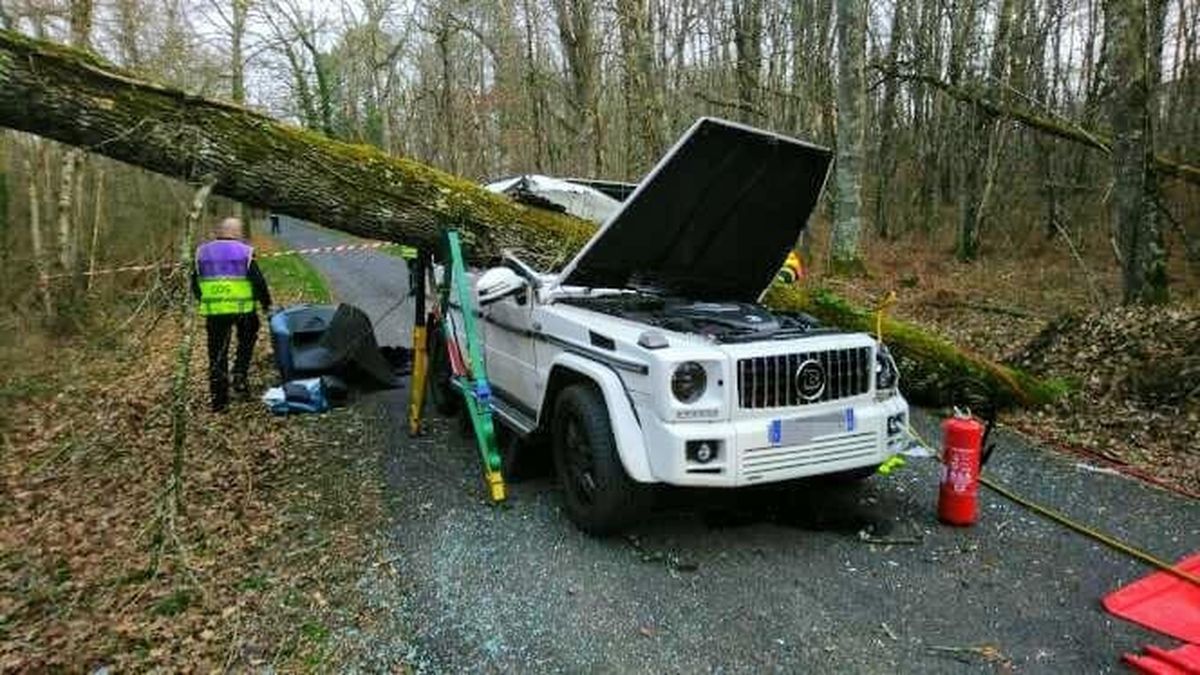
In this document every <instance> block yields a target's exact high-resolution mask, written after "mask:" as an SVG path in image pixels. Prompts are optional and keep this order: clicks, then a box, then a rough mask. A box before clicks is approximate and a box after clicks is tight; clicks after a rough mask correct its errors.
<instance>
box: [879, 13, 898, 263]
mask: <svg viewBox="0 0 1200 675" xmlns="http://www.w3.org/2000/svg"><path fill="white" fill-rule="evenodd" d="M904 4H905V3H903V2H897V3H895V5H894V6H893V7H892V30H891V35H890V36H889V37H888V50H887V56H886V57H885V62H886V63H887V67H888V68H889V69H890V70H895V69H896V64H897V63H898V61H899V58H900V49H901V47H902V46H903V40H904V28H905V24H904ZM898 89H899V82H897V81H896V80H895V78H890V77H889V78H888V79H887V81H886V82H884V83H883V102H882V103H881V104H880V111H879V139H878V146H877V147H878V157H879V189H878V190H877V192H876V194H875V232H876V233H878V234H879V236H880V237H882V238H884V239H887V238H888V236H889V235H890V234H891V233H892V228H891V227H890V221H891V215H890V214H889V213H888V203H889V202H890V201H891V189H892V186H891V183H892V174H893V173H895V171H896V152H895V145H896V138H895V137H894V136H893V127H894V126H895V120H896V96H897V90H898Z"/></svg>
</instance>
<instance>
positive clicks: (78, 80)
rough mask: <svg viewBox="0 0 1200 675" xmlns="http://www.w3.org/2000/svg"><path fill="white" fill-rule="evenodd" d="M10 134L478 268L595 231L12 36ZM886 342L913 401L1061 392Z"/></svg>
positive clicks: (841, 314)
mask: <svg viewBox="0 0 1200 675" xmlns="http://www.w3.org/2000/svg"><path fill="white" fill-rule="evenodd" d="M0 126H7V127H11V128H14V129H19V130H22V131H26V132H29V133H33V134H38V135H42V136H46V137H49V138H53V139H56V140H58V141H61V142H63V143H68V144H71V145H76V146H79V147H82V148H84V149H87V150H90V151H92V152H96V153H100V154H103V155H106V156H108V157H111V158H113V159H117V160H120V161H124V162H127V163H130V164H134V165H137V166H141V167H143V168H146V169H149V170H151V171H157V172H159V173H162V174H165V175H168V176H172V177H175V178H180V179H185V180H187V179H191V180H195V179H197V178H198V177H211V178H212V179H213V180H214V181H215V182H214V190H215V191H216V192H218V193H219V194H222V195H225V196H226V197H229V198H232V199H236V200H239V201H243V202H247V203H251V204H257V205H261V206H264V207H270V208H271V209H272V210H273V211H276V212H279V213H284V214H287V215H291V216H294V217H297V218H302V219H305V220H311V221H314V222H319V223H322V224H324V225H327V226H329V227H333V228H335V229H338V230H342V231H345V232H349V233H351V234H357V235H361V236H366V237H374V238H379V239H386V240H391V241H397V242H403V243H407V244H410V245H415V246H419V247H426V248H429V249H431V250H437V248H438V247H439V245H440V243H441V236H440V235H441V234H442V232H443V230H444V229H445V228H448V227H454V228H458V229H459V231H460V232H461V233H462V234H463V237H464V239H465V240H466V244H467V246H466V251H467V254H468V258H469V259H470V260H471V261H472V262H474V263H476V264H487V263H489V262H492V261H494V260H496V258H497V257H498V255H499V253H500V252H501V251H502V250H503V249H514V250H517V251H520V252H521V253H522V254H523V256H524V257H526V258H527V259H528V260H530V261H531V262H532V263H534V264H537V265H539V266H541V267H543V268H544V269H555V268H557V267H559V266H561V265H562V264H564V263H565V262H566V261H567V260H568V259H569V257H570V256H572V255H574V253H575V252H576V251H578V249H579V248H580V247H581V246H582V245H583V244H584V243H585V242H586V241H587V240H588V239H589V238H590V237H591V236H592V234H593V233H594V231H595V227H594V226H593V225H592V224H590V223H586V222H584V221H580V220H576V219H574V218H570V217H568V216H565V215H561V214H556V213H551V212H548V211H545V210H540V209H533V208H526V207H523V206H520V205H518V204H515V203H513V202H511V201H509V200H508V199H506V198H504V197H501V196H499V195H495V194H493V193H491V192H488V191H486V190H484V189H482V188H480V187H478V186H477V185H475V184H473V183H471V182H468V181H465V180H463V179H461V178H457V177H455V176H452V175H450V174H447V173H444V172H442V171H439V170H437V169H434V168H432V167H429V166H425V165H422V164H419V163H417V162H414V161H412V160H409V159H406V158H399V157H390V156H388V155H387V154H385V153H383V152H380V151H379V150H377V149H375V148H371V147H366V146H354V145H349V144H346V143H341V142H338V141H333V140H330V139H328V138H325V137H323V136H320V135H319V134H315V133H313V132H310V131H306V130H304V129H299V128H296V127H291V126H287V125H284V124H281V123H279V122H276V121H274V120H271V119H269V118H267V117H264V116H262V115H259V114H256V113H254V112H251V111H249V110H246V109H244V108H241V107H238V106H235V105H232V104H228V103H222V102H219V101H211V100H206V99H202V98H198V97H194V96H190V95H188V94H185V93H183V92H180V91H176V90H173V89H169V88H166V87H162V86H159V85H155V84H151V83H148V82H143V81H139V80H137V79H135V78H134V77H132V76H130V75H128V74H126V73H123V72H120V71H117V70H115V69H113V68H112V67H111V66H108V65H106V64H104V63H102V62H100V61H98V60H97V59H96V57H94V56H92V55H90V54H86V53H81V52H76V51H74V50H70V49H67V48H63V47H60V46H57V45H53V44H50V43H45V42H37V41H33V40H29V39H27V38H23V37H20V36H17V35H15V34H13V33H7V32H0ZM770 304H771V305H772V306H774V307H776V308H779V309H783V310H793V311H794V310H802V309H805V310H808V311H810V312H812V313H813V314H815V315H816V316H817V317H818V318H822V319H824V320H826V321H827V322H829V323H831V324H835V325H841V326H844V327H846V328H850V329H870V324H871V318H870V315H869V314H868V313H866V312H863V311H862V310H859V309H856V308H854V307H853V306H851V305H849V304H847V303H846V302H844V301H842V300H840V299H838V298H837V297H836V296H834V295H832V294H829V293H811V294H807V295H803V294H798V293H795V292H791V291H782V292H776V293H774V294H773V295H771V296H770ZM887 332H888V334H889V336H890V337H889V344H890V345H892V348H893V350H894V351H895V352H896V353H897V354H900V355H902V357H903V363H905V364H906V365H905V366H904V369H903V371H902V372H903V373H904V375H905V377H906V381H908V382H910V385H909V386H908V387H906V391H907V392H908V394H909V395H910V397H912V398H913V400H917V401H923V402H928V403H939V402H945V401H946V400H947V397H946V392H947V389H946V387H947V386H948V385H947V382H950V381H951V380H953V379H954V378H959V379H968V378H969V379H973V380H977V381H978V382H979V383H980V386H981V387H984V388H986V389H988V390H989V391H991V392H993V394H994V396H995V399H996V400H997V401H998V402H999V403H1001V404H1012V403H1022V404H1025V403H1043V402H1046V401H1048V400H1050V399H1051V398H1053V396H1054V395H1055V393H1056V390H1055V389H1054V388H1053V387H1047V386H1046V385H1045V384H1043V383H1041V382H1038V381H1037V380H1034V379H1032V378H1028V377H1026V376H1023V375H1021V374H1020V373H1016V372H1014V371H1012V370H1010V369H1007V368H1004V367H1003V366H999V365H997V364H995V363H992V362H990V361H988V360H987V359H984V358H982V357H979V356H976V355H973V354H970V353H968V352H964V351H961V350H957V349H955V348H954V347H953V346H951V345H949V344H948V343H946V342H945V341H944V340H940V339H938V338H936V337H935V336H930V335H929V334H927V333H924V332H922V331H920V330H918V329H916V328H914V327H912V326H909V325H907V324H902V323H900V322H890V321H889V322H888V323H887ZM931 345H933V346H931ZM922 383H924V384H922ZM931 383H932V384H931Z"/></svg>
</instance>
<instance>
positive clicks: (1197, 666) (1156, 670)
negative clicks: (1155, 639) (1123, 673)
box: [1121, 645, 1200, 675]
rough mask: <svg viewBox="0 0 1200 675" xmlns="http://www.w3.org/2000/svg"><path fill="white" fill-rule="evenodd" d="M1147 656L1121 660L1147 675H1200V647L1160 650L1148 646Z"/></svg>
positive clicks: (1191, 646)
mask: <svg viewBox="0 0 1200 675" xmlns="http://www.w3.org/2000/svg"><path fill="white" fill-rule="evenodd" d="M1144 651H1145V652H1146V653H1145V655H1141V654H1126V655H1124V656H1122V657H1121V660H1122V661H1124V662H1125V663H1127V664H1129V666H1130V667H1131V668H1133V669H1134V670H1136V671H1138V672H1139V673H1146V675H1200V645H1184V646H1182V647H1179V648H1178V649H1171V650H1166V649H1160V648H1159V647H1155V646H1154V645H1147V646H1146V649H1145V650H1144Z"/></svg>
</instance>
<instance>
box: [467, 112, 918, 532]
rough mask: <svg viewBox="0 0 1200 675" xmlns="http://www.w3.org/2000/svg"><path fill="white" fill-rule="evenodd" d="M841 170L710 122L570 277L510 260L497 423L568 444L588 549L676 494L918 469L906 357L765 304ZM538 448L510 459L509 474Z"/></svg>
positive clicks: (485, 324) (574, 498)
mask: <svg viewBox="0 0 1200 675" xmlns="http://www.w3.org/2000/svg"><path fill="white" fill-rule="evenodd" d="M829 162H830V154H829V151H828V150H826V149H824V148H819V147H815V146H812V145H809V144H806V143H802V142H800V141H797V140H794V139H791V138H786V137H783V136H778V135H775V134H771V133H767V132H763V131H759V130H756V129H752V128H749V127H745V126H742V125H738V124H734V123H730V122H726V121H722V120H714V119H708V118H705V119H701V120H700V121H698V122H697V123H696V124H695V125H694V126H692V128H691V129H689V131H688V132H687V133H686V134H685V135H684V136H683V138H682V139H681V140H680V141H679V142H678V143H677V144H676V145H675V147H674V148H672V150H671V151H670V152H669V153H668V154H667V155H666V157H665V158H664V159H663V160H662V161H661V162H660V163H659V164H658V166H657V167H656V168H655V169H654V170H653V171H652V172H651V173H650V174H649V175H648V176H647V177H646V179H645V180H643V181H642V182H641V183H640V184H639V185H638V187H637V189H636V190H635V191H634V193H633V194H632V196H630V197H629V198H628V199H627V200H625V202H624V203H623V204H621V206H620V208H619V210H618V211H617V212H616V213H615V215H613V216H612V217H610V218H609V219H608V220H607V221H606V222H605V224H604V225H603V227H602V228H601V229H600V230H599V232H597V234H596V236H595V237H594V238H593V239H592V240H591V241H590V242H589V243H588V244H587V245H586V246H585V247H584V248H583V250H582V251H580V253H579V254H578V256H576V258H575V259H574V260H573V261H572V262H571V263H570V264H568V265H567V266H566V267H565V268H564V269H563V270H562V271H561V272H558V273H554V274H543V273H539V272H537V271H535V270H533V269H531V268H530V267H529V266H528V265H525V264H524V263H522V262H521V261H520V260H519V259H518V258H517V257H515V256H512V255H507V256H505V258H504V261H503V264H502V265H501V266H499V267H496V268H493V269H490V270H488V271H486V272H485V273H483V274H482V275H480V276H479V277H477V278H476V280H475V290H476V299H477V302H478V305H477V308H478V311H479V314H480V318H481V319H482V321H481V324H480V325H481V326H482V328H481V332H482V333H483V339H484V341H485V344H486V346H485V351H484V354H485V356H484V358H485V360H486V366H487V374H488V378H489V380H490V382H491V386H492V398H493V401H492V402H493V409H494V411H495V415H496V417H497V418H498V420H499V422H500V423H501V424H502V425H503V426H504V427H506V428H507V429H508V430H511V431H512V432H515V436H516V437H518V438H526V439H527V438H529V437H539V438H542V439H546V440H548V441H549V446H550V448H551V451H552V453H553V455H554V464H555V467H556V471H557V473H558V477H559V479H560V481H561V483H562V486H563V489H564V493H565V501H566V507H567V513H568V515H569V516H570V518H571V520H572V521H573V522H574V523H575V524H576V525H578V526H579V527H580V528H581V529H583V530H585V531H587V532H591V533H597V534H600V533H606V532H612V531H614V530H617V529H620V528H621V527H623V526H625V525H627V524H628V523H630V522H631V520H633V519H635V518H636V517H637V516H638V515H639V514H640V513H642V512H643V511H644V510H645V508H646V507H647V501H648V498H649V495H650V490H651V486H653V485H654V484H656V483H666V484H670V485H686V486H705V487H740V486H746V485H757V484H763V483H770V482H776V481H785V480H791V479H795V478H801V477H806V476H817V475H828V474H838V475H840V476H846V477H859V478H861V477H866V476H869V475H870V474H871V473H873V472H874V470H875V468H876V467H878V466H879V464H880V463H882V462H883V461H884V460H885V459H887V458H888V457H889V456H890V455H891V454H892V453H894V452H895V451H897V450H898V448H899V445H900V443H901V440H902V437H903V436H902V432H903V429H904V428H905V425H906V419H907V415H908V404H907V403H906V402H905V400H904V398H903V397H902V396H901V395H900V393H899V391H898V389H897V384H898V374H897V371H896V367H895V364H894V362H893V361H892V359H891V358H890V357H889V356H888V354H887V352H886V350H885V349H884V348H883V347H882V346H881V345H879V344H877V343H876V341H875V340H874V339H873V338H872V337H871V336H869V335H866V334H863V333H848V332H843V331H840V330H837V329H833V328H827V327H822V326H819V325H818V324H817V322H816V321H814V320H813V319H812V318H811V317H809V316H807V315H804V314H783V313H779V312H771V311H768V310H766V309H764V308H763V307H762V306H760V305H758V304H757V300H758V299H759V297H760V296H761V294H762V293H763V291H764V289H765V288H766V287H767V286H768V285H769V284H770V283H771V281H772V279H773V278H774V276H775V274H776V273H777V271H778V270H779V267H780V265H781V264H782V262H783V260H784V258H785V257H786V255H787V253H788V251H789V250H790V247H791V246H792V245H793V244H794V242H795V241H796V239H797V237H798V235H799V233H800V231H801V230H802V229H803V228H804V226H805V224H806V222H807V220H808V217H809V214H810V213H811V212H812V210H813V208H814V206H815V205H816V202H817V199H818V197H819V195H820V192H821V188H822V186H823V184H824V182H825V176H826V173H827V171H828V167H829ZM456 324H457V325H458V326H461V325H462V322H461V321H458V322H456ZM532 447H537V446H536V445H535V444H528V443H524V444H520V443H511V444H505V447H504V448H503V449H504V454H505V463H506V465H507V466H508V467H510V468H511V467H512V466H513V463H514V461H515V460H516V459H517V456H516V454H515V453H517V452H520V451H521V450H522V449H524V450H525V451H529V449H530V448H532Z"/></svg>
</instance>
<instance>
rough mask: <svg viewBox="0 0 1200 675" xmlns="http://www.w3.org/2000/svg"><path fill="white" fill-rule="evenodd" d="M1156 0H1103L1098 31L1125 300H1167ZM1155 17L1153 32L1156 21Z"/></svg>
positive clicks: (1114, 207) (1115, 222) (1159, 32)
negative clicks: (1107, 78) (1107, 73)
mask: <svg viewBox="0 0 1200 675" xmlns="http://www.w3.org/2000/svg"><path fill="white" fill-rule="evenodd" d="M1160 3H1161V0H1149V1H1148V2H1144V1H1143V0H1107V1H1106V2H1105V5H1104V24H1105V25H1104V30H1105V32H1106V33H1107V34H1108V35H1109V36H1110V39H1109V41H1108V44H1109V54H1108V60H1109V64H1110V67H1111V80H1112V83H1111V84H1112V86H1113V90H1114V94H1113V96H1112V99H1111V101H1110V103H1109V119H1110V121H1111V124H1112V129H1113V144H1112V171H1113V192H1112V204H1111V212H1112V226H1113V228H1114V229H1115V230H1116V239H1117V242H1118V243H1119V245H1120V249H1121V272H1122V274H1121V280H1122V286H1123V289H1124V296H1125V302H1145V303H1159V302H1165V301H1166V300H1167V269H1166V253H1165V249H1164V245H1163V236H1162V230H1161V229H1160V227H1159V218H1158V208H1157V204H1158V184H1157V178H1156V176H1155V175H1154V169H1153V166H1154V161H1153V159H1154V115H1153V112H1154V87H1155V86H1156V85H1157V80H1158V68H1157V67H1156V64H1157V62H1158V57H1159V54H1160V52H1159V46H1158V45H1157V44H1152V43H1151V39H1152V36H1154V35H1161V33H1162V28H1161V26H1162V24H1161V20H1162V19H1161V12H1160V11H1158V10H1156V9H1155V7H1156V6H1160ZM1155 22H1158V26H1157V30H1156V27H1155V25H1154V23H1155Z"/></svg>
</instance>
